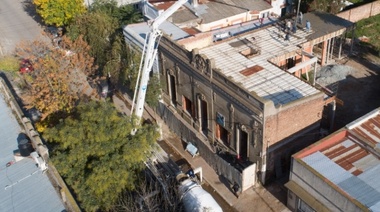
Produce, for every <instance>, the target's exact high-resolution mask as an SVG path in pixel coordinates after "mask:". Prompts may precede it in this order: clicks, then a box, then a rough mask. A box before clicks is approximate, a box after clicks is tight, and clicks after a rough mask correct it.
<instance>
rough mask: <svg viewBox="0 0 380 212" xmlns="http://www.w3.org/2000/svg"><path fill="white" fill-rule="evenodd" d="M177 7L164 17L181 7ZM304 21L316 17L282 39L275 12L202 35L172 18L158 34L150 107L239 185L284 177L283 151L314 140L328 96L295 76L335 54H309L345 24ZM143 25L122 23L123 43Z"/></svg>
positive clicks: (136, 37) (136, 38)
mask: <svg viewBox="0 0 380 212" xmlns="http://www.w3.org/2000/svg"><path fill="white" fill-rule="evenodd" d="M208 6H209V7H211V6H210V5H208ZM185 7H186V5H185ZM177 13H178V14H174V15H173V16H172V18H173V17H175V16H178V15H179V14H182V13H183V11H182V10H179V11H178V12H177ZM305 18H310V20H314V21H313V22H312V24H313V23H315V25H312V27H313V28H312V30H311V32H306V30H304V29H303V25H302V23H301V24H299V25H297V28H298V30H296V32H294V33H292V34H288V36H289V35H290V36H289V40H285V39H284V38H285V36H286V34H287V33H286V31H285V30H284V29H283V28H284V24H283V23H282V22H281V21H279V20H277V19H276V17H274V16H273V17H269V18H268V19H266V20H265V23H264V24H261V23H259V22H257V21H253V22H245V23H240V24H235V25H232V26H228V27H224V28H220V29H217V30H211V31H210V30H206V31H205V32H201V31H200V29H199V28H189V26H186V27H184V28H181V27H180V26H178V25H176V24H174V23H175V21H172V22H167V23H165V24H166V27H162V30H163V31H164V32H166V33H165V34H166V35H165V36H163V37H162V38H161V41H160V46H159V54H158V58H157V63H156V67H157V72H158V73H159V76H160V79H161V82H162V85H163V86H162V101H161V103H160V106H159V107H158V108H157V110H156V112H157V113H158V114H159V115H160V116H161V117H162V119H163V120H164V121H165V123H166V124H167V125H168V126H169V127H170V128H171V129H172V130H173V131H174V132H175V133H176V134H178V135H179V136H180V137H181V138H182V140H183V141H184V142H185V143H191V144H193V145H194V146H196V147H197V148H198V150H199V152H200V155H201V156H202V157H203V158H204V159H205V160H206V161H207V162H208V163H209V164H210V166H212V167H213V168H214V169H215V170H216V171H217V173H219V174H220V175H222V176H224V177H225V178H227V179H228V180H229V181H230V182H231V183H234V182H237V183H238V184H239V185H240V187H241V188H242V190H243V191H244V190H245V189H247V188H249V187H250V186H253V185H254V184H255V182H256V181H258V180H259V181H261V182H262V183H265V182H266V181H267V180H268V179H271V178H274V177H280V176H282V175H283V174H284V173H285V172H286V170H288V167H289V164H290V155H291V154H293V153H294V152H297V151H298V150H300V149H301V148H303V147H305V146H307V145H309V144H310V142H313V141H316V140H317V138H316V137H315V135H316V136H317V137H318V130H319V124H320V120H321V116H322V110H323V107H324V105H325V104H326V101H327V100H328V99H327V97H326V95H325V94H324V93H323V92H322V91H320V90H319V89H317V88H315V87H314V86H313V85H311V84H309V83H307V82H305V81H303V80H301V79H299V76H301V74H302V73H306V72H307V71H308V70H313V71H314V73H315V71H316V66H317V63H319V61H324V60H326V58H327V56H326V55H328V56H329V57H332V55H333V52H332V50H331V49H332V46H331V48H324V47H323V45H322V46H321V48H322V57H318V55H315V54H313V47H316V46H317V45H318V44H319V43H321V42H322V43H323V42H325V41H326V40H329V39H332V38H335V37H336V36H341V35H343V36H344V35H345V33H346V30H347V29H349V28H350V27H351V26H352V24H351V23H350V22H347V21H345V20H343V19H339V18H336V17H335V16H334V17H333V19H332V20H333V22H331V23H330V21H329V19H331V17H330V15H328V14H324V13H314V14H305ZM337 20H338V21H337ZM173 22H174V23H173ZM320 23H325V25H324V26H323V25H322V24H320ZM329 25H331V26H330V27H327V28H326V26H329ZM144 26H145V31H144ZM326 29H328V30H326ZM147 30H148V29H147V25H146V23H139V24H132V25H128V26H126V27H125V28H124V35H125V37H126V40H127V43H129V44H131V43H134V44H137V45H136V46H140V47H141V46H142V45H141V44H142V43H143V38H142V37H144V36H145V35H144V34H145V33H146V32H147ZM329 30H330V31H329ZM334 36H335V37H334ZM338 47H339V45H338ZM327 49H328V50H327ZM328 53H330V54H328ZM323 55H325V56H323ZM335 56H337V52H335ZM339 56H340V52H339ZM324 57H325V59H323V58H324ZM314 75H315V74H314ZM310 135H311V136H310ZM300 137H302V138H303V141H302V142H299V141H298V140H299V138H300ZM305 138H307V139H305Z"/></svg>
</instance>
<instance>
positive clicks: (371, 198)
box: [294, 109, 380, 211]
mask: <svg viewBox="0 0 380 212" xmlns="http://www.w3.org/2000/svg"><path fill="white" fill-rule="evenodd" d="M379 112H380V110H379V109H376V110H374V111H372V112H371V113H369V114H367V115H366V116H364V117H362V118H361V119H358V120H357V121H354V122H352V123H350V124H349V125H347V127H346V128H347V129H345V130H343V131H340V132H338V133H335V134H334V135H332V136H329V137H328V138H326V139H324V140H322V141H320V142H318V143H317V144H315V145H313V146H311V147H309V148H307V149H304V150H302V151H301V152H299V153H297V154H296V155H295V156H294V157H295V158H296V159H298V160H302V161H303V162H305V163H306V164H307V166H309V167H310V168H312V169H314V170H315V171H317V172H318V173H319V174H321V175H322V177H323V178H325V179H327V180H328V181H330V182H331V183H333V184H334V185H336V186H337V187H338V188H339V189H341V191H343V192H344V193H346V194H347V195H349V196H351V197H352V198H353V199H356V200H357V201H359V202H360V203H361V204H363V205H365V206H366V207H368V208H369V209H371V210H372V211H380V181H379V180H378V176H380V160H379V155H380V152H378V151H379V150H378V149H377V145H378V144H379V143H380V113H379Z"/></svg>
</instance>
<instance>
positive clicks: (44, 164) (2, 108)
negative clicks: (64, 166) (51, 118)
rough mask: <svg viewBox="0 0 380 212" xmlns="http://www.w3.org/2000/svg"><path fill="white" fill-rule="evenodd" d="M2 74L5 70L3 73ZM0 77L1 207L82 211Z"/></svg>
mask: <svg viewBox="0 0 380 212" xmlns="http://www.w3.org/2000/svg"><path fill="white" fill-rule="evenodd" d="M0 74H1V73H0ZM2 76H3V75H2V74H1V76H0V120H1V121H0V138H1V139H0V144H1V148H0V164H1V166H0V187H1V189H0V210H1V211H20V212H21V211H57V212H64V211H80V209H79V207H78V206H77V205H76V203H75V201H74V199H73V197H72V196H71V194H70V192H69V190H68V189H67V187H66V185H65V183H64V182H63V180H62V179H61V178H60V176H59V174H58V173H57V170H55V168H54V166H52V165H48V164H49V163H48V150H47V148H46V146H45V145H43V143H42V142H41V139H40V137H39V135H38V133H37V132H36V131H35V130H34V128H33V125H32V124H31V121H30V120H29V119H28V118H27V117H26V116H24V114H23V112H22V111H21V109H20V107H19V106H18V104H17V102H16V100H15V98H14V97H13V95H12V92H11V90H10V89H9V87H8V86H7V83H6V81H5V80H3V78H2Z"/></svg>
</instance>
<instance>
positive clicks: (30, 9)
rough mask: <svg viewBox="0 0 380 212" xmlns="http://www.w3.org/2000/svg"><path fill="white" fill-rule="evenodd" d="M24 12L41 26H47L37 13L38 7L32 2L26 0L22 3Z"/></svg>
mask: <svg viewBox="0 0 380 212" xmlns="http://www.w3.org/2000/svg"><path fill="white" fill-rule="evenodd" d="M21 4H22V7H23V9H24V11H25V12H26V13H27V14H28V15H29V16H30V17H32V18H33V19H34V20H35V21H36V22H37V23H38V24H39V25H45V23H44V22H43V20H42V18H41V16H40V15H39V14H38V13H37V10H36V6H35V5H34V4H33V2H32V0H24V1H23V2H21Z"/></svg>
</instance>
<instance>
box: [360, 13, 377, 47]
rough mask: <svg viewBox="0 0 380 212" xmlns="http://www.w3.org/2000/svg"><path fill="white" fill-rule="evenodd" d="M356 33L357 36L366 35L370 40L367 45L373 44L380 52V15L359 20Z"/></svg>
mask: <svg viewBox="0 0 380 212" xmlns="http://www.w3.org/2000/svg"><path fill="white" fill-rule="evenodd" d="M355 35H356V37H357V38H359V37H361V36H366V37H368V38H369V41H368V43H367V44H366V45H368V46H372V47H373V49H374V50H375V51H377V53H378V54H379V51H380V15H376V16H373V17H370V18H367V19H364V20H361V21H359V22H357V24H356V30H355Z"/></svg>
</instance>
